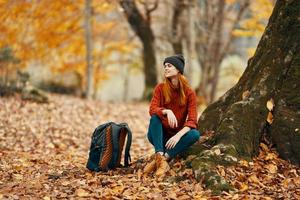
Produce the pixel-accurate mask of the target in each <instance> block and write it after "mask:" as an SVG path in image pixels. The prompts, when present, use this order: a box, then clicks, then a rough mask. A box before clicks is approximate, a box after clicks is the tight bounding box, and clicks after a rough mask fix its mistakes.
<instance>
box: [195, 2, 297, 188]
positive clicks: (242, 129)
mask: <svg viewBox="0 0 300 200" xmlns="http://www.w3.org/2000/svg"><path fill="white" fill-rule="evenodd" d="M299 18H300V1H298V0H289V1H277V3H276V5H275V8H274V10H273V13H272V15H271V17H270V19H269V23H268V25H267V27H266V30H265V32H264V34H263V36H262V38H261V40H260V42H259V44H258V47H257V50H256V53H255V55H254V57H253V58H251V59H249V61H248V66H247V68H246V70H245V72H244V74H243V75H242V77H241V78H240V80H239V82H238V83H237V84H236V85H235V86H234V87H233V88H231V89H230V90H229V91H228V92H227V93H226V94H224V95H223V96H222V97H221V98H220V99H219V100H218V101H217V102H215V103H213V104H211V105H209V106H208V107H207V109H206V110H205V111H204V112H203V114H202V115H201V117H200V119H199V122H198V123H199V127H200V131H201V132H204V131H207V130H213V131H215V133H216V134H215V135H214V136H213V137H212V138H211V139H210V140H208V141H207V143H206V145H204V146H203V145H196V146H195V147H193V148H194V149H193V151H194V152H193V153H194V154H197V155H198V156H197V157H196V158H195V159H194V160H193V161H192V162H191V165H192V167H193V169H194V172H195V175H196V177H197V178H198V179H201V178H204V182H205V183H206V185H207V186H209V187H211V188H213V189H216V190H223V189H228V188H230V187H229V186H228V184H225V183H226V182H224V179H223V178H222V177H219V176H217V175H216V174H215V173H214V172H212V171H213V170H212V169H213V167H214V166H216V164H220V163H222V164H232V163H235V162H236V161H237V160H238V158H240V157H242V158H246V159H247V158H249V159H250V158H251V157H252V156H254V155H256V154H257V152H258V148H259V144H260V141H261V138H262V136H263V134H267V135H268V136H269V138H270V139H271V140H272V141H273V144H275V146H276V148H277V150H278V152H279V154H280V156H281V157H282V158H284V159H288V160H290V161H292V162H294V163H296V164H299V163H300V130H299V129H300V112H299V110H300V93H299V92H298V91H300V53H299V52H300V28H299V27H300V21H299ZM271 98H272V99H273V100H274V102H275V107H274V111H273V115H274V121H273V123H272V124H267V123H266V119H267V116H268V109H267V108H266V103H267V101H268V100H270V99H271ZM266 127H268V128H266ZM207 147H209V148H207ZM203 148H205V149H207V151H202V150H203ZM197 152H198V153H197Z"/></svg>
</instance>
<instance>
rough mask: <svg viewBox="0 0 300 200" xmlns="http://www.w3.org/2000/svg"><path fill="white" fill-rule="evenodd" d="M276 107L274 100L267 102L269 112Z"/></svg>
mask: <svg viewBox="0 0 300 200" xmlns="http://www.w3.org/2000/svg"><path fill="white" fill-rule="evenodd" d="M274 106H275V103H274V100H273V99H272V98H271V99H270V100H269V101H267V108H268V110H269V111H272V110H273V108H274Z"/></svg>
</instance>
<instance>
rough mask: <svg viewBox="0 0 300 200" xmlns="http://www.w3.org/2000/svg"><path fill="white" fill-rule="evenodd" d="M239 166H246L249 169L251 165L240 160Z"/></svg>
mask: <svg viewBox="0 0 300 200" xmlns="http://www.w3.org/2000/svg"><path fill="white" fill-rule="evenodd" d="M239 164H240V165H242V166H244V167H249V163H248V161H246V160H240V161H239Z"/></svg>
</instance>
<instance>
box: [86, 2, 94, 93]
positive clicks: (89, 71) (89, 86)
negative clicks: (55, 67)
mask: <svg viewBox="0 0 300 200" xmlns="http://www.w3.org/2000/svg"><path fill="white" fill-rule="evenodd" d="M91 4H92V0H85V15H84V29H85V43H86V91H85V97H87V98H92V96H93V91H94V90H93V86H94V70H93V64H92V63H93V61H92V59H93V58H92V51H93V47H92V30H91V18H92V16H91V15H92V8H91Z"/></svg>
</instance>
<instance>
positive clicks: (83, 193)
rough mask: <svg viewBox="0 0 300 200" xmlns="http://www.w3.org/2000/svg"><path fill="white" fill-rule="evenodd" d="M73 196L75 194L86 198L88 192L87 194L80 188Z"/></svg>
mask: <svg viewBox="0 0 300 200" xmlns="http://www.w3.org/2000/svg"><path fill="white" fill-rule="evenodd" d="M75 194H76V195H77V196H78V197H88V196H89V192H87V191H86V190H84V189H81V188H79V189H77V190H76V191H75Z"/></svg>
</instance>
